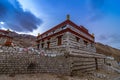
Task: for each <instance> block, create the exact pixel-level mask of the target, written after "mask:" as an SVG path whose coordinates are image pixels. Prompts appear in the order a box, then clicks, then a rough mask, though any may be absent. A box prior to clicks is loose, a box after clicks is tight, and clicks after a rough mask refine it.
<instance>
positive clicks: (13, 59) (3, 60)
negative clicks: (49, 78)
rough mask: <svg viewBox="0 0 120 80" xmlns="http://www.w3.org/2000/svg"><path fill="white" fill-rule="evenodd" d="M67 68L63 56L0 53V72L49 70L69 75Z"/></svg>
mask: <svg viewBox="0 0 120 80" xmlns="http://www.w3.org/2000/svg"><path fill="white" fill-rule="evenodd" d="M69 69H70V68H69V60H68V58H65V57H64V56H57V57H48V56H40V55H36V54H26V53H22V54H13V53H3V54H2V53H1V55H0V73H1V74H11V73H15V74H18V73H39V72H49V73H57V74H67V75H69V74H70V72H69V71H70V70H69Z"/></svg>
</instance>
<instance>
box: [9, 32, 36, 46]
mask: <svg viewBox="0 0 120 80" xmlns="http://www.w3.org/2000/svg"><path fill="white" fill-rule="evenodd" d="M9 36H11V37H13V44H15V45H17V46H20V47H31V46H35V45H36V42H35V41H36V37H35V36H33V35H28V34H18V33H16V32H10V33H9Z"/></svg>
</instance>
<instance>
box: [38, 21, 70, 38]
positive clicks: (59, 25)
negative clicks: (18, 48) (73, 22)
mask: <svg viewBox="0 0 120 80" xmlns="http://www.w3.org/2000/svg"><path fill="white" fill-rule="evenodd" d="M67 23H68V20H66V21H64V22H62V23H60V24H58V25H57V26H55V27H53V28H52V29H50V30H48V31H46V32H44V33H42V34H41V35H40V36H42V35H44V34H47V33H49V32H51V31H54V30H56V29H58V28H60V27H61V26H64V25H65V24H67ZM40 36H38V37H37V38H39V37H40Z"/></svg>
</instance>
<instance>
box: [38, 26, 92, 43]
mask: <svg viewBox="0 0 120 80" xmlns="http://www.w3.org/2000/svg"><path fill="white" fill-rule="evenodd" d="M65 32H71V33H73V34H75V35H77V36H80V37H82V38H84V39H86V40H88V41H90V42H94V41H92V40H90V39H88V38H86V37H84V36H82V35H80V34H78V33H77V32H75V31H73V30H71V29H70V28H67V29H64V30H62V31H60V32H57V33H54V34H52V35H50V36H47V37H45V38H42V39H40V40H37V42H39V41H41V40H45V39H48V38H51V37H53V36H56V35H58V34H62V33H65Z"/></svg>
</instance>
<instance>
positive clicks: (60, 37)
mask: <svg viewBox="0 0 120 80" xmlns="http://www.w3.org/2000/svg"><path fill="white" fill-rule="evenodd" d="M57 38H58V46H59V45H61V44H62V35H61V36H58V37H57Z"/></svg>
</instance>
